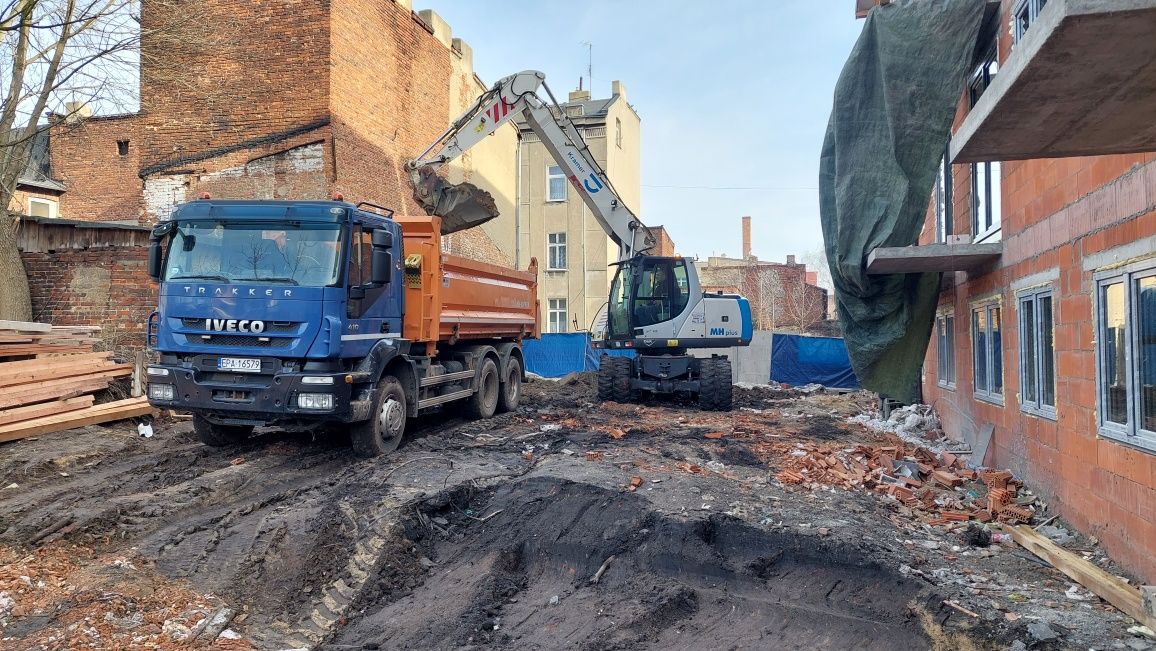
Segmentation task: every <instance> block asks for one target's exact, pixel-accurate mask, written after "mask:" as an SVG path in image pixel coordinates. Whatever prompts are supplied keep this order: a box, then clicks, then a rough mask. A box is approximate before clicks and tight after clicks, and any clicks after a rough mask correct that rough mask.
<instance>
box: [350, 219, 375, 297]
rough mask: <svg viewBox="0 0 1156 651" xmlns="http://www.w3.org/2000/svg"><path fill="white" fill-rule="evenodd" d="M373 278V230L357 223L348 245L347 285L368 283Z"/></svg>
mask: <svg viewBox="0 0 1156 651" xmlns="http://www.w3.org/2000/svg"><path fill="white" fill-rule="evenodd" d="M372 279H373V232H372V231H370V230H369V229H363V228H362V227H361V225H357V226H355V227H354V230H353V239H352V243H351V244H350V247H349V286H350V287H357V286H359V285H368V284H369V281H370V280H372Z"/></svg>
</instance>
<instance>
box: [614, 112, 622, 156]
mask: <svg viewBox="0 0 1156 651" xmlns="http://www.w3.org/2000/svg"><path fill="white" fill-rule="evenodd" d="M614 144H616V145H618V148H619V149H622V118H614Z"/></svg>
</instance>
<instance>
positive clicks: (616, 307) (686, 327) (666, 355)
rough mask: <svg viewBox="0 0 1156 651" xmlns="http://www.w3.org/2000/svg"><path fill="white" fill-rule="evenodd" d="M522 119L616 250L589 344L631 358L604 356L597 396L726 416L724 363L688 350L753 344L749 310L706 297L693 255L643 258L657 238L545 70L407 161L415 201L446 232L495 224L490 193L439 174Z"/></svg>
mask: <svg viewBox="0 0 1156 651" xmlns="http://www.w3.org/2000/svg"><path fill="white" fill-rule="evenodd" d="M540 92H542V93H544V94H545V98H544V97H543V95H541V94H540ZM547 100H548V101H547ZM519 116H521V117H522V119H524V120H525V123H526V124H527V125H528V126H529V128H530V129H531V130H532V131H533V132H534V133H535V134H536V135H537V136H538V138H539V139H540V140H541V142H542V144H543V145H544V146H545V147H546V149H547V151H549V153H550V155H551V156H552V157H553V158H554V160H555V161H556V162H557V164H558V165H559V166H560V167H561V168H562V169H563V170H564V172H565V175H566V177H567V178H568V179H569V181H570V184H571V185H572V186H573V187H574V189H575V190H576V191H577V193H578V196H580V197H581V198H582V200H583V201H584V202H585V203H586V206H587V207H588V208H589V209H590V212H591V213H592V214H593V216H594V219H595V220H596V221H597V222H598V224H599V225H600V226H601V227H602V228H603V230H605V231H606V234H607V235H608V236H609V237H610V238H611V240H613V241H614V243H615V244H617V246H618V248H619V260H618V262H617V263H615V266H616V267H617V270H616V272H615V274H614V280H613V282H612V283H611V285H610V297H609V299H608V301H607V315H606V316H607V323H606V330H605V334H604V338H602V339H601V340H599V341H595V342H594V345H595V347H597V348H601V349H609V350H634V351H635V353H636V355H635V356H634V357H628V356H617V355H608V354H603V355H602V357H601V367H600V369H599V373H598V397H599V399H600V400H614V401H617V402H632V401H635V400H636V399H638V398H639V397H640V396H641V395H643V394H645V393H685V394H690V395H692V396H696V397H697V400H698V404H699V406H700V407H701V408H703V409H708V410H729V409H730V408H731V363H730V359H729V358H727V357H726V356H725V355H711V356H710V357H694V356H691V355H689V354H688V353H687V351H688V349H692V348H724V347H731V346H746V345H749V344H750V342H751V336H752V332H753V325H752V319H751V310H750V304H749V303H748V302H747V300H746V299H745V298H743V297H741V296H737V295H730V294H723V293H704V292H703V291H702V288H701V286H700V285H699V280H698V273H697V271H696V269H695V266H694V260H693V259H692V258H683V257H667V256H657V255H649V252H650V251H651V250H653V249H654V248H655V240H654V237H653V236H652V235H651V233H650V231H649V230H647V228H646V227H645V226H644V225H643V224H642V222H641V221H640V220H639V218H638V216H637V215H635V213H634V212H633V211H631V210H630V208H629V207H627V206H626V205H625V204H624V203H623V201H622V199H621V198H620V196H619V194H618V192H616V191H615V189H614V186H613V185H612V184H611V183H610V179H609V178H608V177H607V175H606V172H605V171H604V170H603V169H602V167H601V166H600V165H599V164H598V162H597V161H596V160H595V159H594V156H593V155H592V154H591V152H590V149H589V148H588V147H587V146H586V142H585V141H584V140H583V138H582V135H581V133H580V131H579V130H578V128H577V127H576V126H575V125H574V123H573V122H572V121H571V120H570V118H569V117H568V116H567V115H566V112H565V111H564V110H562V108H561V107H560V106H559V105H558V102H557V100H555V99H554V95H553V93H551V92H550V88H549V87H548V86H547V85H546V76H545V75H544V74H543V73H541V72H538V71H536V70H526V71H523V72H519V73H517V74H514V75H510V76H508V77H505V78H503V79H501V80H499V81H498V82H497V83H496V84H494V86H493V87H492V88H490V89H489V90H487V91H486V92H484V93H483V94H482V95H481V96H480V97H478V99H477V100H476V101H475V102H474V103H473V104H472V105H470V107H469V108H468V109H466V111H465V112H464V113H462V115H461V116H460V117H459V118H458V119H457V120H455V121H454V122H453V123H452V124H451V125H450V126H449V128H448V129H446V131H445V132H444V133H443V134H442V135H441V136H440V137H439V138H438V139H437V140H435V141H434V142H433V144H431V145H430V146H429V147H428V148H427V149H426V150H425V151H424V152H422V153H421V154H420V155H419V156H418V157H417V158H416V159H415V160H413V161H410V163H409V164H408V169H409V171H410V175H411V180H412V181H413V184H414V197H415V199H417V201H418V202H419V203H421V204H422V205H423V206H424V207H425V208H426V210H427V211H429V212H430V213H431V214H434V215H438V216H439V217H441V218H442V232H443V234H447V233H451V232H455V231H460V230H464V229H466V228H472V227H474V226H478V225H480V224H482V223H485V222H486V221H489V220H490V219H493V218H495V217H497V216H498V211H497V210H496V207H495V203H494V201H493V199H492V197H490V195H489V194H488V193H486V192H484V191H482V190H480V189H479V188H477V187H476V186H473V185H472V184H469V183H463V184H459V185H453V184H450V183H448V182H446V181H445V180H444V179H443V178H441V177H439V176H438V174H437V171H438V169H439V168H440V167H442V166H443V165H445V164H446V163H448V162H450V161H452V160H454V159H455V158H457V157H459V156H461V155H462V154H464V153H465V152H466V151H468V150H469V149H470V148H471V147H473V146H474V145H476V144H477V143H479V142H481V141H482V140H483V139H485V138H486V137H487V136H489V135H491V134H492V133H494V132H495V131H496V130H497V129H498V128H499V127H501V126H502V125H503V124H505V123H506V122H508V121H510V120H513V119H515V118H516V117H519Z"/></svg>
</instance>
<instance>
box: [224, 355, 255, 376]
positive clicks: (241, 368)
mask: <svg viewBox="0 0 1156 651" xmlns="http://www.w3.org/2000/svg"><path fill="white" fill-rule="evenodd" d="M217 370H218V371H237V372H238V373H260V372H261V360H259V359H246V358H243V357H221V358H220V359H218V360H217Z"/></svg>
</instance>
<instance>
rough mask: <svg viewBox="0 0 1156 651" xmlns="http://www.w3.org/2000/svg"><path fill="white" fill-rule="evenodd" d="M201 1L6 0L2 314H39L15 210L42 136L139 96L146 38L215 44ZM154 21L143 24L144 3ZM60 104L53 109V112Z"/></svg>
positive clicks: (1, 91) (1, 45)
mask: <svg viewBox="0 0 1156 651" xmlns="http://www.w3.org/2000/svg"><path fill="white" fill-rule="evenodd" d="M200 4H201V3H195V2H182V1H181V0H0V84H2V86H0V96H2V98H0V287H3V289H2V290H0V319H10V320H21V321H26V320H29V319H31V318H32V305H31V299H30V294H29V288H28V278H27V275H26V272H25V269H24V265H23V263H22V261H21V259H20V254H19V250H18V248H17V236H18V229H19V224H20V215H19V214H18V213H17V212H14V211H13V210H12V205H13V198H14V196H15V194H16V191H17V184H18V181H19V179H20V177H21V175H22V174H23V173H24V171H25V169H26V167H27V165H28V160H29V155H30V151H31V145H32V142H33V140H34V139H35V138H36V137H37V136H38V135H39V134H40V133H41V132H43V131H45V130H47V129H49V128H54V126H55V125H57V124H61V123H64V122H67V121H69V120H70V118H73V117H74V115H75V114H76V113H77V112H79V111H80V110H82V108H83V107H85V106H88V107H96V108H97V109H103V110H105V111H112V112H115V111H124V110H126V109H128V108H129V107H130V106H132V105H135V102H136V98H137V96H138V79H139V78H140V69H141V68H140V66H139V62H140V58H141V49H140V43H141V39H142V38H153V39H154V41H155V42H156V44H158V45H160V47H153V48H150V51H153V52H162V53H163V52H165V48H166V46H172V47H173V48H176V47H182V48H185V49H186V51H187V47H188V46H189V44H192V45H194V46H202V47H203V46H207V45H208V41H206V40H205V38H204V37H205V35H206V34H207V33H208V29H209V27H208V25H207V22H206V21H198V20H197V18H196V15H194V14H195V13H196V12H199V11H201V9H199V8H198V5H200ZM144 12H148V14H149V21H148V25H149V27H147V28H145V29H142V28H141V24H142V22H141V17H142V13H144ZM167 61H168V65H167V66H166V64H165V62H162V61H161V60H156V61H145V69H146V70H148V71H149V72H150V73H151V74H155V75H158V76H164V75H170V74H171V75H176V74H179V70H178V69H176V67H175V66H176V61H175V58H174V57H170V58H169V59H168V60H167ZM46 111H51V113H52V114H53V118H52V119H45V118H46V115H45V114H46Z"/></svg>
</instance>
